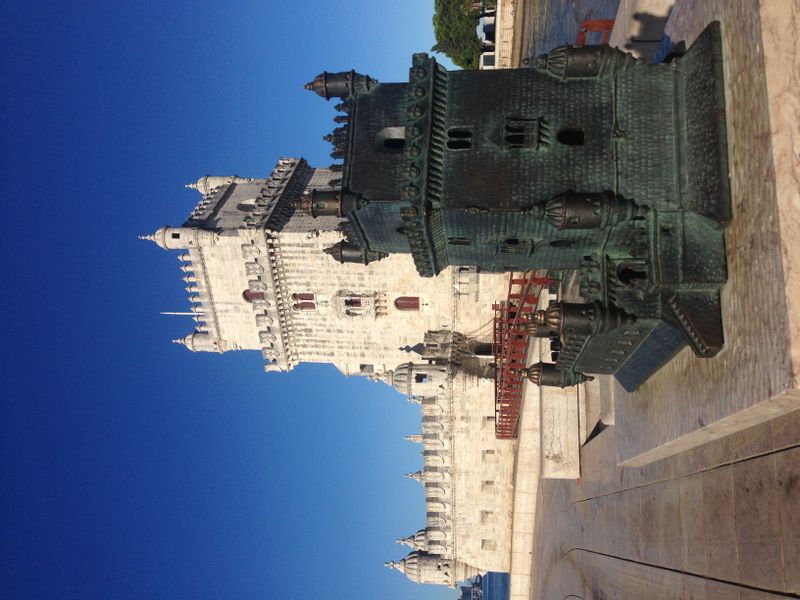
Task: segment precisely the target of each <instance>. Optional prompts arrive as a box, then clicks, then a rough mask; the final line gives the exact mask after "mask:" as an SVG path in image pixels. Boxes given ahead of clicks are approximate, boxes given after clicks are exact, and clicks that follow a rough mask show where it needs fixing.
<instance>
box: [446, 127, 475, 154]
mask: <svg viewBox="0 0 800 600" xmlns="http://www.w3.org/2000/svg"><path fill="white" fill-rule="evenodd" d="M471 147H472V130H471V129H468V128H466V127H460V128H459V127H454V128H452V129H450V130H448V132H447V148H448V149H450V150H468V149H469V148H471Z"/></svg>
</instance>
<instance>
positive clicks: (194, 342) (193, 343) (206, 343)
mask: <svg viewBox="0 0 800 600" xmlns="http://www.w3.org/2000/svg"><path fill="white" fill-rule="evenodd" d="M172 343H174V344H179V345H181V346H185V347H186V348H188V349H189V350H191V351H192V352H225V351H226V350H229V349H230V348H229V347H228V344H227V343H226V342H225V341H223V340H219V339H215V338H212V337H211V336H210V335H209V334H208V333H202V332H199V331H195V332H193V333H190V334H189V335H187V336H186V337H184V338H180V339H177V340H172Z"/></svg>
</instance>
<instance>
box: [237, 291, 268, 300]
mask: <svg viewBox="0 0 800 600" xmlns="http://www.w3.org/2000/svg"><path fill="white" fill-rule="evenodd" d="M242 298H244V299H245V300H246V301H247V302H255V301H256V300H266V297H265V296H264V292H256V291H255V290H245V291H244V292H242Z"/></svg>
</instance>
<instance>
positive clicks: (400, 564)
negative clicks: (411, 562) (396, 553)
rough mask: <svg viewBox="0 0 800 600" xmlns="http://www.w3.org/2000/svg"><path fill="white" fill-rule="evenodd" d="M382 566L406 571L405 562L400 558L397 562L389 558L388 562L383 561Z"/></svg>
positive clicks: (402, 571)
mask: <svg viewBox="0 0 800 600" xmlns="http://www.w3.org/2000/svg"><path fill="white" fill-rule="evenodd" d="M383 566H384V567H386V568H387V569H394V570H395V571H400V572H401V573H405V572H406V569H405V564H404V563H403V561H402V560H399V561H397V562H395V561H393V560H390V561H388V562H385V563H383Z"/></svg>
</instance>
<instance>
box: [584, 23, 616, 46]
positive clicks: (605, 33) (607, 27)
mask: <svg viewBox="0 0 800 600" xmlns="http://www.w3.org/2000/svg"><path fill="white" fill-rule="evenodd" d="M612 29H614V19H589V20H588V21H582V22H581V24H580V27H579V28H578V39H577V40H575V44H576V45H578V46H583V45H584V44H585V43H586V34H587V33H602V35H601V36H600V43H601V44H607V43H608V40H609V39H611V30H612Z"/></svg>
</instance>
